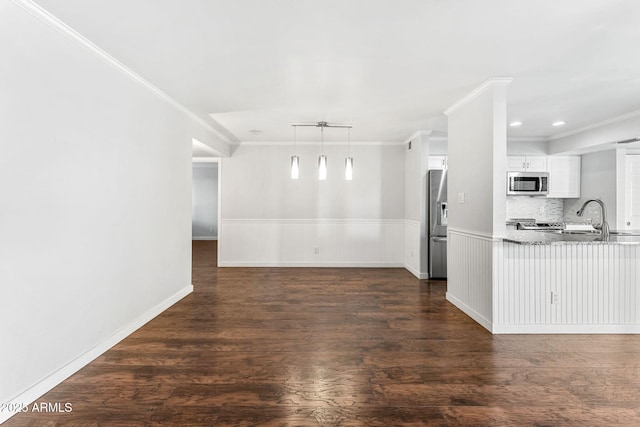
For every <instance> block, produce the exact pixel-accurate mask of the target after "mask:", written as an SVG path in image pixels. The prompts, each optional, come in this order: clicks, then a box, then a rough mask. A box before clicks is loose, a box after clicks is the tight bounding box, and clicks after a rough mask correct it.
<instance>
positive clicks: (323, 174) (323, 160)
mask: <svg viewBox="0 0 640 427" xmlns="http://www.w3.org/2000/svg"><path fill="white" fill-rule="evenodd" d="M291 126H293V128H294V129H295V128H297V127H298V126H312V127H317V128H320V157H318V179H319V180H320V181H324V180H326V179H327V156H326V155H325V154H324V128H348V129H351V127H352V126H351V125H348V124H337V123H327V122H316V123H291ZM350 135H351V132H349V139H351V136H350ZM294 138H295V133H294ZM350 142H351V141H349V144H350ZM349 156H350V154H349ZM294 157H295V158H296V159H297V157H298V156H292V157H291V177H292V178H293V162H294ZM348 159H351V160H350V162H349V161H348ZM298 161H299V160H296V168H297V166H298ZM347 163H350V164H351V170H352V171H353V159H352V158H351V157H347V161H346V162H345V166H346V165H347ZM293 179H296V178H293ZM345 179H349V178H347V172H346V169H345Z"/></svg>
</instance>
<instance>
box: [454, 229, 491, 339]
mask: <svg viewBox="0 0 640 427" xmlns="http://www.w3.org/2000/svg"><path fill="white" fill-rule="evenodd" d="M493 245H494V242H493V239H492V238H491V237H489V236H486V235H481V234H477V233H472V232H467V231H464V230H458V229H452V228H451V227H449V240H448V252H447V264H448V265H447V275H448V279H447V300H449V301H450V302H451V303H453V304H454V305H455V306H456V307H458V308H459V309H460V310H462V311H464V312H465V313H466V314H467V315H469V316H470V317H471V318H473V319H474V320H475V321H476V322H478V323H480V324H481V325H482V326H484V327H485V328H487V329H488V330H491V324H492V316H493V315H492V310H493V308H492V305H493V304H492V295H493V294H492V287H493V249H494V248H493Z"/></svg>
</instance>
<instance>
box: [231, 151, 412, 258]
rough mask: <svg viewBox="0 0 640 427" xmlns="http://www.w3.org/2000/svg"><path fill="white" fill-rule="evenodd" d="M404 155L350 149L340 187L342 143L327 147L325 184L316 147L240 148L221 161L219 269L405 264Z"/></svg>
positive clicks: (343, 154)
mask: <svg viewBox="0 0 640 427" xmlns="http://www.w3.org/2000/svg"><path fill="white" fill-rule="evenodd" d="M404 150H405V147H403V146H401V145H375V144H370V145H355V144H352V146H351V154H352V157H353V158H354V176H353V181H345V180H344V158H345V156H346V152H347V147H346V145H342V144H340V145H328V144H325V154H326V155H327V157H328V169H329V171H328V178H327V180H326V181H318V178H317V164H318V155H319V154H320V146H319V145H300V144H298V147H297V148H296V149H294V147H293V145H290V144H287V145H276V144H271V145H264V144H263V145H260V144H255V145H248V144H242V145H240V146H239V147H238V149H237V150H236V151H235V152H234V153H233V156H232V157H230V158H226V159H223V160H222V174H221V179H222V182H223V183H224V186H223V187H222V194H221V205H222V206H221V207H222V213H221V224H220V227H221V229H220V237H219V245H220V246H219V252H220V265H221V266H231V265H256V266H260V265H294V266H300V265H325V266H328V265H340V266H348V265H363V266H364V265H366V266H375V265H380V266H382V265H385V266H388V265H393V266H402V265H403V255H404V251H403V229H402V228H400V229H399V230H398V224H400V225H401V226H402V225H403V224H404V194H405V182H404V181H405V174H404V161H405V157H404ZM294 151H295V154H297V155H299V156H300V178H299V179H298V180H292V179H291V177H290V169H289V168H290V157H291V156H292V155H293V154H294ZM397 234H399V236H397ZM345 237H348V239H347V240H344V238H345ZM345 242H346V243H345ZM345 245H347V246H346V247H345ZM316 247H317V251H318V253H315V248H316Z"/></svg>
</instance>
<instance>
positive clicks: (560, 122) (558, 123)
mask: <svg viewBox="0 0 640 427" xmlns="http://www.w3.org/2000/svg"><path fill="white" fill-rule="evenodd" d="M566 124H567V122H565V121H564V120H558V121H557V122H553V123H551V126H556V127H558V126H564V125H566Z"/></svg>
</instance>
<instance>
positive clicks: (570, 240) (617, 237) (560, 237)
mask: <svg viewBox="0 0 640 427" xmlns="http://www.w3.org/2000/svg"><path fill="white" fill-rule="evenodd" d="M503 240H504V241H505V242H509V243H516V244H518V245H573V244H587V245H606V244H613V245H640V234H611V236H609V238H608V239H606V240H604V239H603V238H602V236H600V234H595V233H590V234H562V233H554V232H552V231H531V230H515V231H507V233H506V236H505V238H504V239H503Z"/></svg>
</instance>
